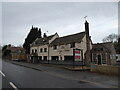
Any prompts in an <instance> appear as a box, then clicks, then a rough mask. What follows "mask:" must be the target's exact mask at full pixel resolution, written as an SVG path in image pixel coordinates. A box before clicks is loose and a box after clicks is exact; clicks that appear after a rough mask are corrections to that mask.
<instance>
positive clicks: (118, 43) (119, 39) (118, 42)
mask: <svg viewBox="0 0 120 90" xmlns="http://www.w3.org/2000/svg"><path fill="white" fill-rule="evenodd" d="M103 42H112V43H113V45H114V47H115V50H116V53H118V54H120V36H118V35H117V34H113V33H112V34H110V35H108V36H107V37H105V38H104V39H103Z"/></svg>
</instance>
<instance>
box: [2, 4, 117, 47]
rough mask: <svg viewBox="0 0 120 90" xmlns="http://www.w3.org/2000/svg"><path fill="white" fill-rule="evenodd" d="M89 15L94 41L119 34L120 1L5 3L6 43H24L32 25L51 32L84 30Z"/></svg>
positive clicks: (4, 40)
mask: <svg viewBox="0 0 120 90" xmlns="http://www.w3.org/2000/svg"><path fill="white" fill-rule="evenodd" d="M86 15H87V16H88V17H87V20H88V22H89V25H90V36H91V39H92V41H93V43H97V42H102V39H103V38H104V37H106V36H108V35H109V34H111V33H116V34H117V33H118V3H117V2H106V3H105V2H96V3H95V2H84V3H83V2H76V3H75V2H74V3H73V2H71V3H70V2H44V3H43V2H26V3H25V2H16V3H15V2H3V3H2V35H3V38H2V40H3V42H2V43H3V44H12V45H20V44H23V43H24V40H25V38H26V37H27V34H28V33H29V31H30V29H31V27H32V25H33V26H35V27H39V28H41V29H42V34H43V33H44V32H47V31H48V32H47V35H52V34H54V33H56V32H57V33H58V34H59V36H65V35H70V34H75V33H78V32H82V31H84V22H85V19H84V16H86Z"/></svg>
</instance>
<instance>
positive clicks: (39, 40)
mask: <svg viewBox="0 0 120 90" xmlns="http://www.w3.org/2000/svg"><path fill="white" fill-rule="evenodd" d="M54 35H55V34H54ZM54 35H50V36H47V37H45V38H37V39H36V40H35V41H34V42H33V43H32V44H31V46H38V45H45V44H48V43H49V40H51V39H52V37H53V36H54Z"/></svg>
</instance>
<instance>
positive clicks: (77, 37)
mask: <svg viewBox="0 0 120 90" xmlns="http://www.w3.org/2000/svg"><path fill="white" fill-rule="evenodd" d="M84 35H85V32H80V33H76V34H72V35H68V36H64V37H59V38H57V39H55V40H54V41H53V42H52V43H51V45H62V44H69V43H72V42H81V41H82V39H83V37H84Z"/></svg>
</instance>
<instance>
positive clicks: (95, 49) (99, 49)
mask: <svg viewBox="0 0 120 90" xmlns="http://www.w3.org/2000/svg"><path fill="white" fill-rule="evenodd" d="M94 51H103V48H94Z"/></svg>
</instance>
